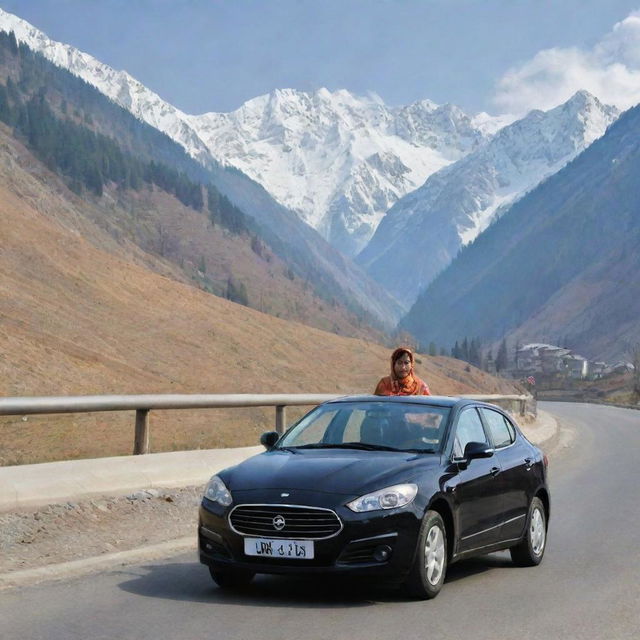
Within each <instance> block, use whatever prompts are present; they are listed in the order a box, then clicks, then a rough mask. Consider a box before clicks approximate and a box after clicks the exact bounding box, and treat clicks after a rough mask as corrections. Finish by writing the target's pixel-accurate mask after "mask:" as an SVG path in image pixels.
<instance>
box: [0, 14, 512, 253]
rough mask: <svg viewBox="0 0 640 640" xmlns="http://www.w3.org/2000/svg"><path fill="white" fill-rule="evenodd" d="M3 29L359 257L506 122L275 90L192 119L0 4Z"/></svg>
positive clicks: (424, 104)
mask: <svg viewBox="0 0 640 640" xmlns="http://www.w3.org/2000/svg"><path fill="white" fill-rule="evenodd" d="M0 28H1V29H4V30H6V31H11V30H12V31H14V32H15V34H16V37H17V39H18V40H19V41H21V42H24V43H25V44H27V45H28V46H29V47H30V48H32V49H34V50H36V51H39V52H40V53H42V54H43V55H44V56H45V57H46V58H48V59H49V60H51V61H52V62H54V63H55V64H57V65H58V66H61V67H64V68H66V69H68V70H69V71H71V72H72V73H74V74H75V75H77V76H79V77H81V78H82V79H83V80H85V81H86V82H88V83H89V84H92V85H93V86H95V87H96V88H97V89H98V90H99V91H101V92H102V93H104V94H105V95H106V96H108V97H109V98H111V99H112V100H113V101H114V102H116V103H117V104H119V105H120V106H122V107H124V108H125V109H128V110H129V111H130V112H131V113H133V114H134V115H135V116H136V117H137V118H139V119H140V120H142V121H144V122H146V123H148V124H150V125H151V126H153V127H156V128H157V129H159V130H160V131H162V132H164V133H166V134H167V135H168V136H170V137H171V138H172V139H173V140H175V141H176V142H177V143H179V144H180V145H182V146H183V147H184V148H185V150H186V151H187V152H188V153H189V154H190V155H191V156H193V157H194V158H196V159H198V160H200V161H201V162H203V163H206V162H207V161H208V160H210V159H211V158H212V157H213V158H214V159H216V160H217V161H218V162H221V163H222V164H226V165H231V166H234V167H236V168H238V169H240V170H241V171H242V172H243V173H245V174H247V175H248V176H249V177H251V178H252V179H254V180H255V181H256V182H258V183H259V184H261V185H262V186H263V187H264V188H265V189H266V190H267V191H268V192H269V193H270V194H271V195H272V196H273V197H274V198H275V199H276V200H277V201H278V202H279V203H281V204H283V205H284V206H286V207H288V208H290V209H292V210H294V211H295V212H296V213H297V214H298V215H299V216H300V217H301V218H302V219H303V220H304V221H306V222H307V223H308V224H310V225H311V226H312V227H314V228H315V229H316V230H318V231H320V233H322V234H323V235H324V236H325V238H327V239H328V240H329V241H330V242H331V243H332V244H334V245H335V246H336V247H338V248H340V249H342V250H343V251H344V252H345V253H346V254H348V255H355V254H356V253H357V252H358V251H359V250H360V249H361V248H362V247H363V246H364V245H365V244H366V242H367V241H368V240H369V238H370V237H371V235H372V234H373V232H374V231H375V229H376V227H377V225H378V223H379V222H380V220H381V219H382V217H383V215H384V214H385V212H386V211H387V210H388V209H389V208H390V207H391V206H392V205H393V204H394V203H395V202H396V201H397V200H398V199H399V198H401V197H402V196H404V195H405V194H406V193H408V192H410V191H413V190H414V189H416V188H417V187H418V186H419V185H421V184H422V183H423V182H424V181H425V179H426V178H427V177H428V176H429V175H431V174H432V173H434V172H435V171H437V170H439V169H441V168H442V167H444V166H446V165H448V164H450V163H451V162H454V161H456V160H459V159H460V158H461V157H463V156H464V155H466V154H467V153H469V152H470V151H472V150H473V149H475V148H476V147H477V146H478V145H479V144H480V143H482V142H483V141H484V140H485V139H486V138H487V137H488V136H489V135H490V134H492V133H494V132H495V130H497V129H498V128H499V127H500V126H502V124H504V122H503V121H502V120H500V119H496V118H492V117H490V116H487V115H486V114H481V116H478V117H477V119H475V120H474V119H471V118H469V116H467V115H466V114H464V113H463V112H462V111H461V110H460V109H458V108H457V107H455V106H452V105H443V106H438V105H436V104H434V103H433V102H431V101H429V100H422V101H419V102H416V103H414V104H412V105H409V106H405V107H395V108H390V107H387V106H386V105H385V104H384V103H383V102H382V100H380V99H379V98H377V97H376V96H369V97H366V98H360V97H356V96H354V95H352V94H350V93H349V92H348V91H336V92H334V93H331V92H329V91H327V90H326V89H320V90H318V91H316V92H314V93H305V92H300V91H295V90H291V89H284V90H277V91H274V92H272V93H271V94H269V95H264V96H260V97H257V98H254V99H253V100H249V101H248V102H246V103H245V104H244V105H242V106H241V107H240V108H239V109H237V110H236V111H234V112H232V113H207V114H203V115H195V116H194V115H188V114H185V113H183V112H182V111H180V110H179V109H176V108H175V107H173V106H172V105H170V104H168V103H167V102H165V101H164V100H162V99H161V98H160V97H159V96H158V95H157V94H155V93H154V92H153V91H150V90H149V89H147V88H146V87H145V86H144V85H142V84H141V83H140V82H138V81H137V80H135V79H134V78H132V77H131V76H130V75H129V74H128V73H126V72H125V71H115V70H114V69H112V68H111V67H109V66H107V65H105V64H102V63H101V62H99V61H97V60H96V59H95V58H93V57H91V56H90V55H88V54H86V53H82V52H80V51H78V50H77V49H75V48H73V47H71V46H69V45H65V44H62V43H59V42H54V41H52V40H50V39H49V38H48V37H47V36H46V35H45V34H43V33H42V32H41V31H39V30H38V29H36V28H35V27H33V26H32V25H30V24H29V23H27V22H25V21H24V20H21V19H20V18H18V17H16V16H14V15H12V14H9V13H7V12H5V11H2V10H0Z"/></svg>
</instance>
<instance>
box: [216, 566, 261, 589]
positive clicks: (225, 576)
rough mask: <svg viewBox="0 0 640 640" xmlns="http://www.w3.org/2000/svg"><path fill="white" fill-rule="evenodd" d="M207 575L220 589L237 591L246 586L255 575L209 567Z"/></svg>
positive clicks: (249, 572)
mask: <svg viewBox="0 0 640 640" xmlns="http://www.w3.org/2000/svg"><path fill="white" fill-rule="evenodd" d="M209 573H210V574H211V577H212V578H213V581H214V582H215V583H216V584H217V585H218V586H219V587H220V588H221V589H238V588H240V587H244V586H246V585H248V584H249V583H250V582H251V581H252V580H253V577H254V576H255V575H256V574H255V573H253V572H252V571H242V570H240V569H214V568H213V567H209Z"/></svg>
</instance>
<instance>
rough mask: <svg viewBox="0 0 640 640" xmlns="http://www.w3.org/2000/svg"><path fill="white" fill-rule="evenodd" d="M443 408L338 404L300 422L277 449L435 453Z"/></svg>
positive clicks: (444, 421) (443, 423)
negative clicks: (348, 447)
mask: <svg viewBox="0 0 640 640" xmlns="http://www.w3.org/2000/svg"><path fill="white" fill-rule="evenodd" d="M449 411H450V410H449V409H448V408H447V407H440V406H433V405H427V404H422V403H410V402H407V403H401V402H379V401H375V402H370V401H362V402H341V403H339V404H337V405H336V404H333V403H327V404H326V405H320V406H319V407H317V408H316V409H314V410H312V411H311V412H310V413H308V414H307V415H306V416H304V417H303V418H301V419H300V420H299V421H298V423H296V425H294V426H293V427H292V428H291V429H290V430H289V431H288V432H287V433H286V434H285V436H284V437H283V438H282V440H281V441H280V442H279V443H278V446H283V447H297V446H305V445H307V446H309V445H319V446H323V445H326V446H336V445H342V444H348V443H359V444H370V445H380V446H386V447H392V448H396V449H411V450H414V449H417V450H424V451H436V450H438V449H439V448H440V447H441V443H442V438H443V436H444V433H445V429H446V425H447V418H448V416H449Z"/></svg>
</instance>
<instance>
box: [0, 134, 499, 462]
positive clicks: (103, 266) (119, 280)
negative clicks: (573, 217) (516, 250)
mask: <svg viewBox="0 0 640 640" xmlns="http://www.w3.org/2000/svg"><path fill="white" fill-rule="evenodd" d="M85 206H86V203H85V202H84V201H83V200H81V199H79V198H75V199H74V196H73V194H71V193H70V192H68V190H67V189H66V187H65V186H64V185H63V184H62V183H61V182H59V181H58V182H55V180H54V179H53V178H52V176H51V175H50V174H49V173H48V172H47V171H46V169H44V168H43V167H42V166H41V165H39V164H38V163H36V162H34V161H33V159H32V158H30V157H29V155H28V153H27V152H26V151H25V150H24V149H20V148H19V146H17V145H16V144H15V143H14V142H13V141H12V140H11V139H9V138H7V137H6V135H5V136H4V137H3V138H2V139H1V140H0V393H1V394H2V395H5V396H30V395H74V394H94V393H248V392H253V393H270V392H344V393H347V392H362V391H368V390H370V389H371V388H372V386H373V385H374V384H375V382H376V380H377V378H378V377H379V376H381V375H384V374H386V372H387V367H388V363H387V359H388V355H389V350H388V348H386V347H382V346H380V345H378V344H374V343H372V342H365V341H363V340H359V339H353V338H346V337H340V336H337V335H335V334H332V333H328V332H323V331H321V330H318V329H313V328H309V327H307V326H304V325H302V324H299V323H294V322H288V321H285V320H282V319H278V318H274V317H272V316H269V315H267V314H264V313H260V312H259V311H256V310H254V309H249V308H247V307H244V306H242V305H238V304H235V303H233V302H231V301H229V300H225V299H223V298H220V297H217V296H214V295H211V294H210V293H207V292H206V291H203V290H201V289H199V288H198V287H196V286H194V285H193V284H190V283H188V282H179V281H178V280H177V279H176V272H175V265H173V264H172V263H169V262H166V261H163V260H162V259H161V258H159V257H156V256H153V255H152V254H148V253H144V252H143V251H142V250H141V249H140V248H139V247H137V246H136V245H135V244H133V243H130V242H127V241H126V240H125V239H119V240H118V239H116V238H114V237H113V236H112V235H110V234H109V233H107V232H106V231H105V230H104V229H103V228H101V227H99V226H98V225H96V224H94V223H93V222H92V220H91V219H90V216H87V215H86V211H83V210H82V208H83V207H85ZM94 215H97V211H95V212H94ZM161 272H164V274H161ZM265 286H266V285H265ZM268 293H269V289H268V288H267V289H266V290H265V295H267V294H268ZM464 367H465V363H462V362H459V361H453V360H450V359H448V358H439V357H438V358H428V357H423V358H422V361H421V365H420V368H419V374H420V375H422V376H424V377H425V379H427V380H428V381H429V383H430V385H431V386H432V388H433V390H434V391H435V392H436V393H475V392H482V393H485V392H486V393H490V392H498V391H511V389H512V388H511V386H510V385H509V383H507V382H506V381H501V380H495V379H493V378H491V377H490V376H488V375H487V374H484V373H482V372H479V371H476V370H473V369H472V370H471V371H469V372H466V371H465V370H464ZM288 415H289V416H290V417H293V415H294V412H293V411H290V413H289V414H288ZM272 424H273V411H272V410H264V411H262V410H237V411H222V410H220V411H218V410H215V411H213V410H212V411H199V412H173V413H172V412H158V413H157V414H154V415H153V416H152V436H151V446H152V449H153V450H154V451H159V450H169V449H176V448H197V447H214V446H233V445H245V444H252V443H255V442H256V439H257V436H258V434H259V433H261V432H262V431H264V430H265V429H268V428H270V427H271V425H272ZM132 425H133V414H132V413H125V414H120V413H113V414H93V415H91V414H90V415H80V416H42V417H36V416H34V417H29V418H28V419H27V418H26V417H25V418H20V417H10V418H5V419H3V420H2V421H1V423H0V451H2V455H1V458H2V460H1V461H0V462H1V463H3V464H11V463H20V462H28V461H35V460H49V459H56V458H60V457H91V456H101V455H111V454H127V453H130V451H131V449H132V438H133V426H132Z"/></svg>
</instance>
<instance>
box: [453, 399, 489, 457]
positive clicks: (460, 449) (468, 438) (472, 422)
mask: <svg viewBox="0 0 640 640" xmlns="http://www.w3.org/2000/svg"><path fill="white" fill-rule="evenodd" d="M468 442H484V443H486V444H489V442H488V440H487V436H486V434H485V432H484V429H483V428H482V422H481V420H480V416H479V415H478V412H477V411H476V410H475V409H465V410H464V411H463V412H462V413H461V414H460V416H459V417H458V424H457V426H456V437H455V440H454V444H453V455H454V456H455V457H456V458H461V457H462V455H463V453H464V448H465V447H466V445H467V443H468Z"/></svg>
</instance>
